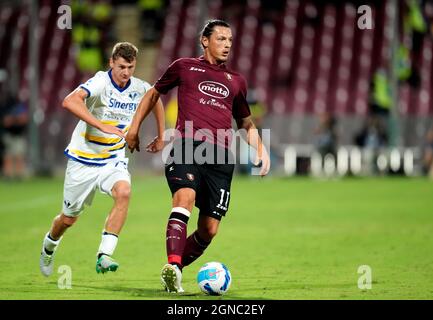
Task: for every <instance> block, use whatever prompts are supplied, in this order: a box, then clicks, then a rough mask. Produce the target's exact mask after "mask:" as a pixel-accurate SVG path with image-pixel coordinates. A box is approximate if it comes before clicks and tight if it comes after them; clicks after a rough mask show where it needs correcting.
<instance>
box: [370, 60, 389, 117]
mask: <svg viewBox="0 0 433 320" xmlns="http://www.w3.org/2000/svg"><path fill="white" fill-rule="evenodd" d="M370 85H371V87H370V101H369V107H370V110H369V111H370V112H371V113H372V114H380V115H388V114H389V112H390V108H391V107H392V95H391V86H390V82H389V78H388V76H387V74H386V70H385V69H383V68H379V69H377V70H376V72H375V73H374V74H373V78H372V81H371V84H370Z"/></svg>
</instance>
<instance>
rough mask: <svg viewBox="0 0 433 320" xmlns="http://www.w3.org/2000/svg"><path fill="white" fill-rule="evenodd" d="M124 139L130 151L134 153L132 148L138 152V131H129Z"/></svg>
mask: <svg viewBox="0 0 433 320" xmlns="http://www.w3.org/2000/svg"><path fill="white" fill-rule="evenodd" d="M125 140H126V143H127V144H128V149H129V151H131V153H134V150H137V151H138V152H140V138H139V137H138V133H134V132H131V131H129V132H128V133H127V135H126V137H125Z"/></svg>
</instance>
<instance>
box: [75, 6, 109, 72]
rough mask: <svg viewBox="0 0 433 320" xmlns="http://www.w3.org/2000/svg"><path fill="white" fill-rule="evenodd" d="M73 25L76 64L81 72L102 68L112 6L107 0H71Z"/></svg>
mask: <svg viewBox="0 0 433 320" xmlns="http://www.w3.org/2000/svg"><path fill="white" fill-rule="evenodd" d="M72 16H73V19H74V27H73V28H72V39H73V42H74V44H75V46H76V48H77V65H78V67H79V69H80V71H81V72H83V73H85V74H92V75H93V73H95V72H96V71H98V70H101V69H104V66H103V61H105V58H106V57H104V50H103V48H104V44H105V43H107V42H108V41H107V39H106V38H105V37H106V36H107V33H108V27H109V22H110V21H111V17H112V8H111V5H110V3H109V2H108V1H104V0H99V1H97V2H88V1H80V0H74V1H73V2H72Z"/></svg>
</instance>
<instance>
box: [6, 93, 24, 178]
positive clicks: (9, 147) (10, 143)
mask: <svg viewBox="0 0 433 320" xmlns="http://www.w3.org/2000/svg"><path fill="white" fill-rule="evenodd" d="M1 110H4V112H2V113H3V117H2V127H3V135H2V140H3V143H4V146H5V150H4V158H3V175H4V177H5V178H7V179H14V178H17V179H22V178H24V176H25V174H26V160H25V155H26V151H27V138H26V133H27V124H28V121H29V119H28V110H27V106H26V105H25V104H24V103H22V102H19V101H18V100H17V99H15V98H14V97H13V96H12V95H9V96H8V97H7V98H6V99H3V101H2V103H1Z"/></svg>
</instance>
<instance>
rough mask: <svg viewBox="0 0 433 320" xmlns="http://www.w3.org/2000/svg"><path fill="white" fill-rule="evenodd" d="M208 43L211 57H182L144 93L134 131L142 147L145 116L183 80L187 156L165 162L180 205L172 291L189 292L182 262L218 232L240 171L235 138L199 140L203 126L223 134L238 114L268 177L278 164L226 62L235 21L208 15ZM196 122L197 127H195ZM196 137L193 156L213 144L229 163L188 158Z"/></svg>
mask: <svg viewBox="0 0 433 320" xmlns="http://www.w3.org/2000/svg"><path fill="white" fill-rule="evenodd" d="M200 42H201V45H202V47H203V51H204V54H203V56H201V57H199V58H181V59H178V60H176V61H174V62H173V63H172V64H171V65H170V66H169V67H168V69H167V70H166V72H165V73H164V74H163V75H162V77H161V78H160V79H159V80H158V81H157V82H156V83H155V85H154V87H153V88H151V89H150V90H149V91H148V92H147V93H146V95H145V96H144V97H143V99H142V101H141V103H140V105H139V107H138V109H137V111H136V113H135V116H134V118H133V120H132V123H131V127H130V129H129V132H128V134H127V136H126V141H127V143H128V147H129V149H130V150H131V152H133V151H134V150H137V151H140V149H139V138H138V132H139V129H140V125H141V123H142V122H143V120H144V119H145V117H146V116H147V115H148V114H149V113H150V111H151V110H152V108H153V106H154V105H155V103H156V101H158V98H159V96H160V94H166V93H167V92H168V91H169V90H171V89H173V88H174V87H176V86H177V87H178V106H179V107H178V108H179V109H178V118H177V124H176V129H177V130H178V132H180V134H181V137H177V138H178V139H176V140H175V143H174V148H173V150H172V152H171V156H176V155H177V151H180V153H181V154H183V158H182V161H177V162H176V161H174V162H172V163H169V164H166V167H165V175H166V178H167V182H168V185H169V187H170V190H171V192H172V199H173V201H172V204H173V207H172V211H171V214H170V216H169V219H168V224H167V229H166V248H167V257H168V264H166V265H165V266H164V267H163V269H162V272H161V280H162V282H163V284H164V286H165V288H166V290H167V291H169V292H183V289H182V285H181V280H182V268H183V267H185V266H187V265H189V264H191V263H192V262H193V261H195V260H196V259H197V258H198V257H200V256H201V255H202V254H203V252H204V250H205V249H206V248H207V247H208V246H209V244H210V242H211V241H212V239H213V238H214V237H215V235H216V234H217V231H218V227H219V224H220V221H221V218H222V217H223V216H224V215H225V214H226V212H227V210H228V206H229V200H230V185H231V180H232V176H233V170H234V164H233V163H227V162H230V161H227V160H228V158H230V151H229V149H228V145H229V143H230V141H229V142H227V141H226V139H225V138H223V139H217V140H216V141H213V139H207V138H206V139H199V140H194V137H197V135H196V134H197V132H201V133H202V134H201V136H202V137H217V136H218V135H217V130H230V129H232V118H234V119H235V120H236V123H237V126H238V129H244V130H245V131H246V132H247V136H246V140H247V142H248V143H249V144H250V145H251V146H252V147H254V148H255V149H256V150H257V158H256V161H257V162H256V163H259V162H260V164H261V167H260V175H261V176H265V175H266V174H267V173H268V172H269V168H270V159H269V155H268V153H267V151H266V148H265V147H264V145H263V143H262V141H261V139H260V137H259V135H258V132H257V130H256V127H255V125H254V123H253V122H252V120H251V117H250V115H251V113H250V109H249V106H248V103H247V101H246V94H247V90H246V88H247V86H246V81H245V79H244V78H243V77H242V76H241V75H240V74H238V73H236V72H234V71H232V70H229V69H228V68H227V67H226V65H225V62H226V61H227V59H228V56H229V53H230V49H231V46H232V32H231V29H230V26H229V24H228V23H226V22H225V21H222V20H210V21H208V22H207V23H206V25H205V27H204V28H203V31H202V33H201V38H200ZM191 123H192V130H189V129H188V126H189V124H191ZM218 137H219V136H218ZM229 140H230V138H229ZM189 142H190V143H191V145H192V146H193V148H192V150H191V149H190V154H189V155H191V151H195V150H196V149H197V148H198V147H199V146H200V147H203V144H209V143H211V145H212V148H213V150H214V154H221V153H220V152H221V150H223V152H222V154H223V155H224V160H225V163H221V161H217V159H216V156H215V157H213V161H211V162H212V163H209V162H206V163H197V161H196V159H194V160H193V161H192V162H188V161H185V157H188V154H185V153H187V151H186V150H187V148H186V145H187V144H188V143H189ZM163 143H164V142H163V141H161V140H160V139H158V138H157V139H155V140H154V142H153V143H152V144H150V145H149V149H151V150H152V148H155V147H156V146H157V147H158V148H160V147H161V144H163ZM207 146H209V145H207ZM176 147H177V148H176ZM179 147H180V148H179ZM206 150H209V149H208V148H206ZM177 159H178V158H177ZM219 160H221V159H219ZM194 204H195V206H196V207H198V208H199V209H200V212H199V218H198V223H197V229H196V230H195V231H194V232H193V233H192V234H190V236H189V237H187V224H188V220H189V217H190V215H191V211H192V209H193V207H194Z"/></svg>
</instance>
